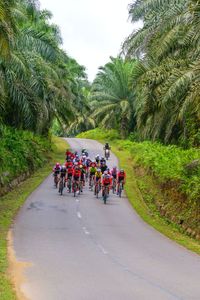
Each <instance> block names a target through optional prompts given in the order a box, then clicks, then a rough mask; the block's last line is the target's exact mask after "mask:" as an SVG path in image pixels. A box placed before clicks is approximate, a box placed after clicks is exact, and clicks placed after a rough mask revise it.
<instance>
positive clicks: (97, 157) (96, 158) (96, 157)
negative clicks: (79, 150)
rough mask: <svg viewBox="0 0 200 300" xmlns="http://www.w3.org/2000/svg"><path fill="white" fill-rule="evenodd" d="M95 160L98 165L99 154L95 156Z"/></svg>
mask: <svg viewBox="0 0 200 300" xmlns="http://www.w3.org/2000/svg"><path fill="white" fill-rule="evenodd" d="M95 160H96V163H97V164H99V163H100V155H99V154H97V155H96V156H95Z"/></svg>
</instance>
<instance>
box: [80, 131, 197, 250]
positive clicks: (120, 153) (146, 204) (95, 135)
mask: <svg viewBox="0 0 200 300" xmlns="http://www.w3.org/2000/svg"><path fill="white" fill-rule="evenodd" d="M111 135H112V139H109V131H105V130H104V131H103V132H102V130H100V129H95V130H92V131H88V132H84V133H81V134H79V135H78V137H80V138H89V139H96V140H98V141H100V142H102V143H105V141H109V142H110V144H111V147H112V151H113V152H114V153H115V154H116V156H117V157H118V158H119V161H120V166H121V167H123V169H125V170H126V173H127V183H126V194H127V197H128V199H129V201H130V203H131V204H132V206H133V207H134V209H135V210H136V211H137V213H138V214H139V215H140V216H141V218H142V219H143V220H144V221H145V222H147V223H148V224H149V225H151V226H152V227H154V228H155V229H156V230H158V231H159V232H161V233H162V234H164V235H166V236H167V237H169V238H170V239H172V240H174V241H176V242H177V243H179V244H180V245H182V246H184V247H186V248H187V249H189V250H192V251H194V252H196V253H198V254H200V243H199V242H198V241H197V240H195V239H193V238H190V237H189V236H187V235H186V234H184V232H183V230H182V229H181V227H180V226H178V225H176V224H174V223H172V222H170V221H169V220H168V218H165V217H162V216H161V215H160V213H159V211H158V209H157V207H156V204H155V201H156V199H158V201H159V200H161V198H162V196H163V195H162V193H161V192H160V190H158V189H157V187H156V185H155V184H154V182H153V179H152V176H150V175H148V172H147V173H145V174H143V175H142V176H138V175H137V174H136V172H135V168H136V167H137V166H138V164H140V165H143V166H144V165H145V164H146V168H147V169H148V168H149V166H151V167H152V169H151V172H152V170H153V172H155V170H158V171H157V172H156V176H157V177H158V178H159V181H160V180H161V182H164V181H165V180H166V177H167V176H168V175H167V176H166V174H167V173H168V172H169V169H170V167H169V168H168V166H166V164H167V163H166V160H167V159H168V158H167V157H165V156H167V155H168V154H170V155H171V156H173V155H174V158H173V160H172V158H169V159H168V163H169V164H170V166H171V168H173V169H174V174H175V175H174V177H173V175H172V174H173V172H172V171H171V170H170V176H171V178H172V177H173V178H176V177H177V174H178V175H179V176H180V174H182V169H181V167H179V170H178V168H177V166H176V165H175V166H173V164H179V166H180V165H183V164H185V163H186V162H189V160H190V159H195V158H196V157H198V155H199V152H198V150H195V149H194V151H192V150H189V151H188V156H187V155H185V156H184V154H185V153H184V154H183V152H182V151H184V150H182V149H178V148H177V147H175V148H176V151H175V153H172V152H173V151H172V148H173V147H174V146H169V148H168V149H166V148H167V147H166V146H162V145H160V144H157V145H156V146H157V152H156V153H155V154H153V153H154V151H155V147H156V146H155V144H154V143H150V142H145V143H144V145H142V144H143V143H134V142H131V141H128V140H126V141H123V140H118V139H116V138H113V136H115V134H113V131H112V133H111ZM151 144H152V145H151ZM151 146H152V148H154V151H153V150H152V152H151V149H150V147H151ZM162 147H163V148H164V150H165V153H164V155H163V152H162V153H161V154H160V153H159V152H161V151H163V148H162ZM170 147H171V151H170V150H169V149H170ZM135 149H137V152H136V153H134V150H135ZM167 151H168V154H167ZM186 151H187V150H186ZM180 153H181V154H180ZM159 155H160V156H161V157H162V159H160V161H161V163H160V162H159V157H158V156H159ZM152 156H153V157H154V159H153V158H152ZM175 156H176V157H180V156H181V157H180V160H178V162H176V159H175ZM181 159H182V161H184V163H182V164H181V163H180V161H181ZM163 161H164V162H163ZM153 164H155V168H153ZM164 168H165V169H164ZM183 176H185V175H184V174H183ZM167 179H168V177H167ZM196 188H198V187H196ZM190 201H192V200H190Z"/></svg>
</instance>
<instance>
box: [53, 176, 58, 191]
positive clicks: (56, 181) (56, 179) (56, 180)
mask: <svg viewBox="0 0 200 300" xmlns="http://www.w3.org/2000/svg"><path fill="white" fill-rule="evenodd" d="M54 182H55V186H56V189H57V187H58V176H55V179H54Z"/></svg>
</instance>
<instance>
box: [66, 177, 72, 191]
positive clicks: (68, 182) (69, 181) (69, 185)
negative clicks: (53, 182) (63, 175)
mask: <svg viewBox="0 0 200 300" xmlns="http://www.w3.org/2000/svg"><path fill="white" fill-rule="evenodd" d="M67 187H68V190H69V193H71V191H72V179H71V177H70V178H68V179H67Z"/></svg>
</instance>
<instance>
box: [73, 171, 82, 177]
mask: <svg viewBox="0 0 200 300" xmlns="http://www.w3.org/2000/svg"><path fill="white" fill-rule="evenodd" d="M73 176H74V177H80V176H81V170H76V169H74V170H73Z"/></svg>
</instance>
